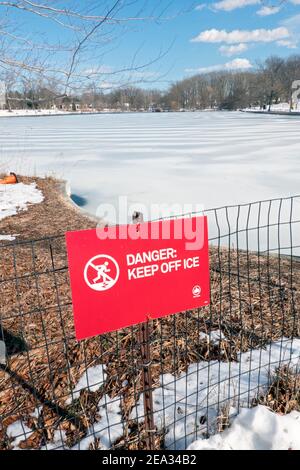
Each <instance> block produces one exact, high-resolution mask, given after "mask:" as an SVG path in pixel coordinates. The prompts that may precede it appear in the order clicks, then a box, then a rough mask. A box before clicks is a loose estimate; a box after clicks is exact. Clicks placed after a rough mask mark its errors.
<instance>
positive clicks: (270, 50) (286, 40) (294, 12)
mask: <svg viewBox="0 0 300 470" xmlns="http://www.w3.org/2000/svg"><path fill="white" fill-rule="evenodd" d="M247 2H249V3H250V2H252V3H253V4H252V5H245V6H242V5H244V4H247ZM175 3H176V4H177V7H180V4H182V2H181V1H180V0H177V1H176V2H175ZM254 3H255V0H224V1H223V2H214V1H210V2H202V3H201V2H198V3H196V4H197V5H198V9H196V8H193V9H192V11H190V12H188V13H186V14H183V15H180V16H178V18H175V19H172V20H170V21H167V22H163V23H162V24H160V25H157V26H156V25H153V24H149V25H148V26H147V27H146V28H145V27H143V30H142V31H140V32H136V33H134V35H132V34H130V35H129V36H128V38H127V39H128V41H129V42H128V43H127V45H126V47H124V45H123V46H121V49H122V50H123V51H124V54H126V50H127V47H128V45H129V44H131V46H132V47H134V44H138V43H139V42H141V43H142V42H143V40H145V41H146V43H145V45H144V46H143V51H144V53H145V55H146V56H148V55H154V54H155V49H158V48H159V47H163V48H167V47H168V45H169V44H172V42H173V41H174V44H173V46H172V47H171V50H170V51H169V52H168V55H167V56H166V57H165V58H164V60H163V61H162V62H163V64H162V63H158V64H157V67H156V68H157V69H159V66H160V67H161V68H162V69H163V70H164V71H166V72H168V74H167V76H166V77H163V79H162V80H165V81H166V82H168V81H174V80H178V79H181V78H184V77H187V76H189V75H191V74H193V73H196V72H197V71H206V70H207V71H210V70H217V69H222V68H227V69H228V68H230V67H232V68H233V69H234V68H238V67H239V66H240V68H245V69H246V68H249V69H251V66H252V67H253V68H254V67H255V66H256V63H257V61H260V60H263V59H265V58H267V57H268V56H270V55H279V56H282V57H286V56H289V55H291V54H297V53H300V49H299V46H300V0H294V3H297V4H294V3H292V2H290V1H287V2H286V3H285V4H283V5H282V6H281V8H280V7H279V5H280V1H277V0H273V1H272V5H274V8H266V7H268V5H270V3H269V2H260V1H259V0H258V1H257V4H254ZM235 6H236V8H235ZM238 6H239V7H238ZM175 7H176V5H174V9H175ZM264 7H265V8H264ZM277 7H278V9H277ZM211 30H215V31H214V32H213V33H212V31H211ZM224 31H225V32H226V33H231V32H232V31H236V33H235V35H230V34H225V35H224V33H223V34H222V32H224ZM254 31H256V32H255V33H253V32H254ZM195 38H198V39H197V42H196V41H195ZM214 41H218V42H214ZM298 41H299V43H298ZM111 59H112V60H116V62H117V55H116V56H114V55H113V56H112V57H111ZM116 62H115V64H116ZM154 70H155V68H154Z"/></svg>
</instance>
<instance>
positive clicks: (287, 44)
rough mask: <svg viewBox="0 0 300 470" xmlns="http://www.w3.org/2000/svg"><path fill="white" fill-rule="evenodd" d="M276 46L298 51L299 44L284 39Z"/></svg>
mask: <svg viewBox="0 0 300 470" xmlns="http://www.w3.org/2000/svg"><path fill="white" fill-rule="evenodd" d="M276 44H277V45H278V46H281V47H287V48H288V49H297V44H296V43H295V42H292V41H288V40H285V39H283V40H282V41H277V42H276Z"/></svg>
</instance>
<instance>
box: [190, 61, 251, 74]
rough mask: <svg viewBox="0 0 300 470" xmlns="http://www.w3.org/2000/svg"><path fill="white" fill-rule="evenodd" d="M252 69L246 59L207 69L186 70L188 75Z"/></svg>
mask: <svg viewBox="0 0 300 470" xmlns="http://www.w3.org/2000/svg"><path fill="white" fill-rule="evenodd" d="M252 67H253V65H252V64H251V62H250V61H249V60H248V59H234V60H232V61H230V62H226V63H225V64H218V65H211V66H209V67H200V68H198V69H187V70H186V72H188V73H209V72H220V71H222V70H226V71H230V70H249V69H251V68H252Z"/></svg>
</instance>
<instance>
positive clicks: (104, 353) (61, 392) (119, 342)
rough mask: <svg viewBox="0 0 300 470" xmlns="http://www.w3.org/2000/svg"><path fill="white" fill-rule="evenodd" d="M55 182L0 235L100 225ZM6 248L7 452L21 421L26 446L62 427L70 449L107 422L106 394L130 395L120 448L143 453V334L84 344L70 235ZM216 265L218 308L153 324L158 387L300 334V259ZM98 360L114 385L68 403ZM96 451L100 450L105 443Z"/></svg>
mask: <svg viewBox="0 0 300 470" xmlns="http://www.w3.org/2000/svg"><path fill="white" fill-rule="evenodd" d="M25 181H27V180H26V179H25ZM55 185H56V183H55V182H54V181H52V180H49V179H48V180H47V181H43V180H38V186H39V187H40V188H41V189H42V191H43V192H44V194H45V196H46V200H45V203H44V207H43V204H41V205H37V206H32V207H31V208H30V210H29V211H28V212H27V213H23V214H20V215H19V216H15V217H12V218H11V219H6V221H3V222H2V223H4V222H5V224H6V225H5V227H3V226H1V225H0V232H3V231H4V228H5V229H6V230H7V232H6V233H20V234H21V235H22V239H32V238H40V237H42V236H43V235H47V236H49V234H57V232H59V233H63V232H64V231H66V230H72V229H75V228H76V229H78V228H88V227H92V226H93V224H94V223H93V222H92V221H91V220H89V219H88V218H87V217H84V216H82V215H81V214H80V213H78V212H77V211H76V210H75V209H74V208H73V207H71V206H70V205H68V203H66V201H64V199H63V197H62V196H59V197H58V200H57V201H56V200H55V197H54V196H55V194H56V189H55ZM53 199H54V200H53ZM49 220H51V224H49ZM34 222H36V225H35V223H34ZM20 224H21V226H20ZM49 225H50V226H49ZM26 227H27V228H26ZM0 252H1V256H0V312H1V317H2V325H3V327H4V329H5V334H6V338H7V339H8V337H9V335H11V338H12V339H11V346H10V360H9V364H8V367H7V368H2V370H0V415H2V425H1V426H2V429H1V428H0V448H3V449H7V448H9V447H10V442H9V440H8V438H7V435H6V428H7V426H8V425H9V424H10V423H12V422H14V421H16V420H18V419H20V418H23V419H24V421H25V422H26V423H27V424H28V425H29V426H30V427H31V429H33V430H35V431H34V433H33V435H32V436H30V438H29V439H27V440H24V441H23V442H22V443H21V447H22V448H39V447H40V446H41V445H43V444H45V443H46V442H51V440H52V439H53V435H54V431H55V430H56V429H62V430H64V431H66V435H67V443H68V445H69V446H71V445H73V444H75V443H76V442H77V441H78V440H79V439H81V438H82V437H83V436H84V435H85V434H86V431H87V428H88V427H89V426H90V425H91V424H92V423H94V422H96V421H97V420H98V419H99V416H98V414H97V413H98V411H97V403H98V402H99V399H100V398H101V397H102V396H103V395H104V394H108V395H109V396H110V397H111V398H114V397H117V396H121V397H122V414H123V419H124V425H125V426H126V430H127V431H126V433H125V434H124V437H123V438H122V439H120V440H119V441H118V442H116V443H115V445H116V447H118V448H128V449H136V448H143V447H144V446H145V441H144V437H143V425H142V424H140V425H139V427H138V426H137V423H134V422H129V416H130V413H131V410H132V408H133V406H134V405H135V403H136V400H137V399H138V397H139V395H140V392H141V388H142V385H141V384H142V381H141V369H140V349H139V345H138V342H137V337H138V335H137V328H132V329H125V330H122V331H120V332H118V333H112V334H108V335H103V336H101V337H97V338H93V339H90V340H87V341H81V342H77V341H76V340H75V338H74V330H73V317H72V306H71V296H70V288H69V278H68V270H67V259H66V251H65V243H64V237H63V236H62V237H61V238H57V239H54V240H44V241H39V242H36V243H35V244H32V243H28V244H19V245H18V244H17V245H8V246H5V245H2V246H0ZM210 266H211V286H212V287H211V289H212V293H211V300H212V301H211V306H210V307H206V308H203V309H199V310H195V311H190V312H186V313H182V314H178V315H174V316H171V317H168V318H163V319H160V320H155V321H153V322H151V357H152V373H153V381H154V386H158V385H159V377H160V374H162V373H167V372H169V373H171V374H175V375H178V374H180V373H181V372H182V371H185V370H186V369H187V367H188V366H189V365H190V364H191V363H195V362H199V361H200V360H204V361H208V360H211V359H218V360H221V361H234V360H236V359H237V355H238V353H239V352H241V351H248V350H249V349H251V348H257V347H265V345H266V344H267V343H269V342H270V341H273V340H276V339H279V338H281V337H282V336H286V337H291V336H300V335H299V333H300V323H299V316H298V313H297V311H296V306H298V305H299V292H300V282H299V281H300V270H299V263H298V262H296V261H291V260H288V259H277V258H273V257H270V258H269V257H264V256H259V255H257V254H255V253H244V252H236V251H234V250H228V249H226V248H222V249H219V250H218V249H217V248H214V247H211V249H210ZM123 308H124V309H125V308H126V307H125V306H124V307H123ZM217 329H220V330H221V331H222V333H223V334H224V335H225V339H223V340H222V341H221V342H220V343H218V344H213V343H211V342H208V341H206V340H203V339H200V338H199V335H200V332H205V333H207V334H209V333H210V332H212V331H214V330H217ZM16 338H18V341H19V343H18V342H16ZM98 363H99V364H100V363H101V364H105V365H106V371H107V380H106V383H105V385H104V386H103V387H101V388H100V389H99V391H97V392H94V393H93V392H89V391H87V390H85V391H84V392H82V393H81V396H80V398H79V399H77V400H76V401H75V402H73V403H72V405H67V404H66V399H67V398H68V397H69V395H70V391H71V389H72V388H73V387H74V386H75V384H76V383H77V381H78V380H79V378H80V377H81V375H82V374H83V373H84V371H85V370H86V369H87V368H88V367H90V366H92V365H95V364H98ZM37 405H42V413H41V416H40V418H39V419H38V420H37V419H36V418H32V417H30V416H29V415H30V413H31V412H33V411H34V409H35V408H36V406H37ZM0 423H1V421H0ZM156 445H157V448H161V447H162V446H163V435H157V436H156ZM93 446H94V448H98V447H101V442H98V441H97V442H95V444H94V445H93Z"/></svg>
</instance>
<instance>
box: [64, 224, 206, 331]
mask: <svg viewBox="0 0 300 470" xmlns="http://www.w3.org/2000/svg"><path fill="white" fill-rule="evenodd" d="M66 241H67V250H68V258H69V271H70V279H71V289H72V298H73V310H74V320H75V330H76V337H77V339H85V338H88V337H91V336H95V335H99V334H103V333H107V332H110V331H115V330H118V329H120V328H124V327H128V326H131V325H134V324H137V323H141V322H144V321H147V320H148V319H154V318H160V317H163V316H166V315H170V314H173V313H177V312H181V311H185V310H190V309H194V308H198V307H201V306H206V305H208V304H209V294H210V293H209V255H208V235H207V218H206V217H194V218H190V219H176V220H171V221H161V222H148V223H143V224H140V225H138V226H135V225H124V226H117V227H109V228H106V229H97V230H84V231H80V232H68V233H67V234H66Z"/></svg>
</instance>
